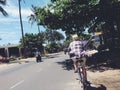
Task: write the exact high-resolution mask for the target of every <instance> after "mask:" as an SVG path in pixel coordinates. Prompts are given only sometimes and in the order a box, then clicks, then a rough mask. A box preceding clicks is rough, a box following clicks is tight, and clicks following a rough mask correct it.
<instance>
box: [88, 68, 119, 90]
mask: <svg viewBox="0 0 120 90" xmlns="http://www.w3.org/2000/svg"><path fill="white" fill-rule="evenodd" d="M88 77H89V78H90V81H91V83H92V84H93V85H103V86H104V87H106V90H120V70H106V71H104V72H99V71H97V72H91V71H88Z"/></svg>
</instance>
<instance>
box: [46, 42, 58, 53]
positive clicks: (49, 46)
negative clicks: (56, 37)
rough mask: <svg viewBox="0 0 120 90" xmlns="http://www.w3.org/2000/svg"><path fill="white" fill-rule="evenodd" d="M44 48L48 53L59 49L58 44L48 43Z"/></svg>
mask: <svg viewBox="0 0 120 90" xmlns="http://www.w3.org/2000/svg"><path fill="white" fill-rule="evenodd" d="M45 50H46V51H47V52H49V53H53V52H58V51H59V50H60V44H57V43H50V44H47V45H46V46H45Z"/></svg>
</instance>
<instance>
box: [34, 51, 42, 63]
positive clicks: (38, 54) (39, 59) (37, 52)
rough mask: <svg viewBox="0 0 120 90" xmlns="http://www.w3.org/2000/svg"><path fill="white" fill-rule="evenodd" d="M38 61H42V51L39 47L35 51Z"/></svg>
mask: <svg viewBox="0 0 120 90" xmlns="http://www.w3.org/2000/svg"><path fill="white" fill-rule="evenodd" d="M35 57H36V62H41V53H40V52H39V50H38V49H37V50H36V52H35Z"/></svg>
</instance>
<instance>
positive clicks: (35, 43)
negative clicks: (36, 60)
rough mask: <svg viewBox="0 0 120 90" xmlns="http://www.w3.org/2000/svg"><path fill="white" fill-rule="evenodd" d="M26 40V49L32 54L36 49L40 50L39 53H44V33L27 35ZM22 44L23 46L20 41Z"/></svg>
mask: <svg viewBox="0 0 120 90" xmlns="http://www.w3.org/2000/svg"><path fill="white" fill-rule="evenodd" d="M38 36H41V37H38ZM24 40H25V41H24V42H25V43H26V49H28V50H29V51H30V52H31V53H32V52H33V51H34V50H35V49H36V48H37V49H39V51H41V52H43V46H42V45H41V44H42V43H44V42H45V38H44V32H41V33H39V34H32V33H26V34H25V36H24ZM20 43H21V44H22V39H20Z"/></svg>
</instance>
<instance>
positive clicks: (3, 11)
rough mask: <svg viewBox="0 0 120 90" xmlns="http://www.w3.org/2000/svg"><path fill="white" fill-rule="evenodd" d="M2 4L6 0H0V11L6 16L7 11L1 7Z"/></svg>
mask: <svg viewBox="0 0 120 90" xmlns="http://www.w3.org/2000/svg"><path fill="white" fill-rule="evenodd" d="M2 5H6V0H0V12H1V13H2V14H3V15H4V16H8V13H7V12H6V11H5V10H4V9H3V7H2Z"/></svg>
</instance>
